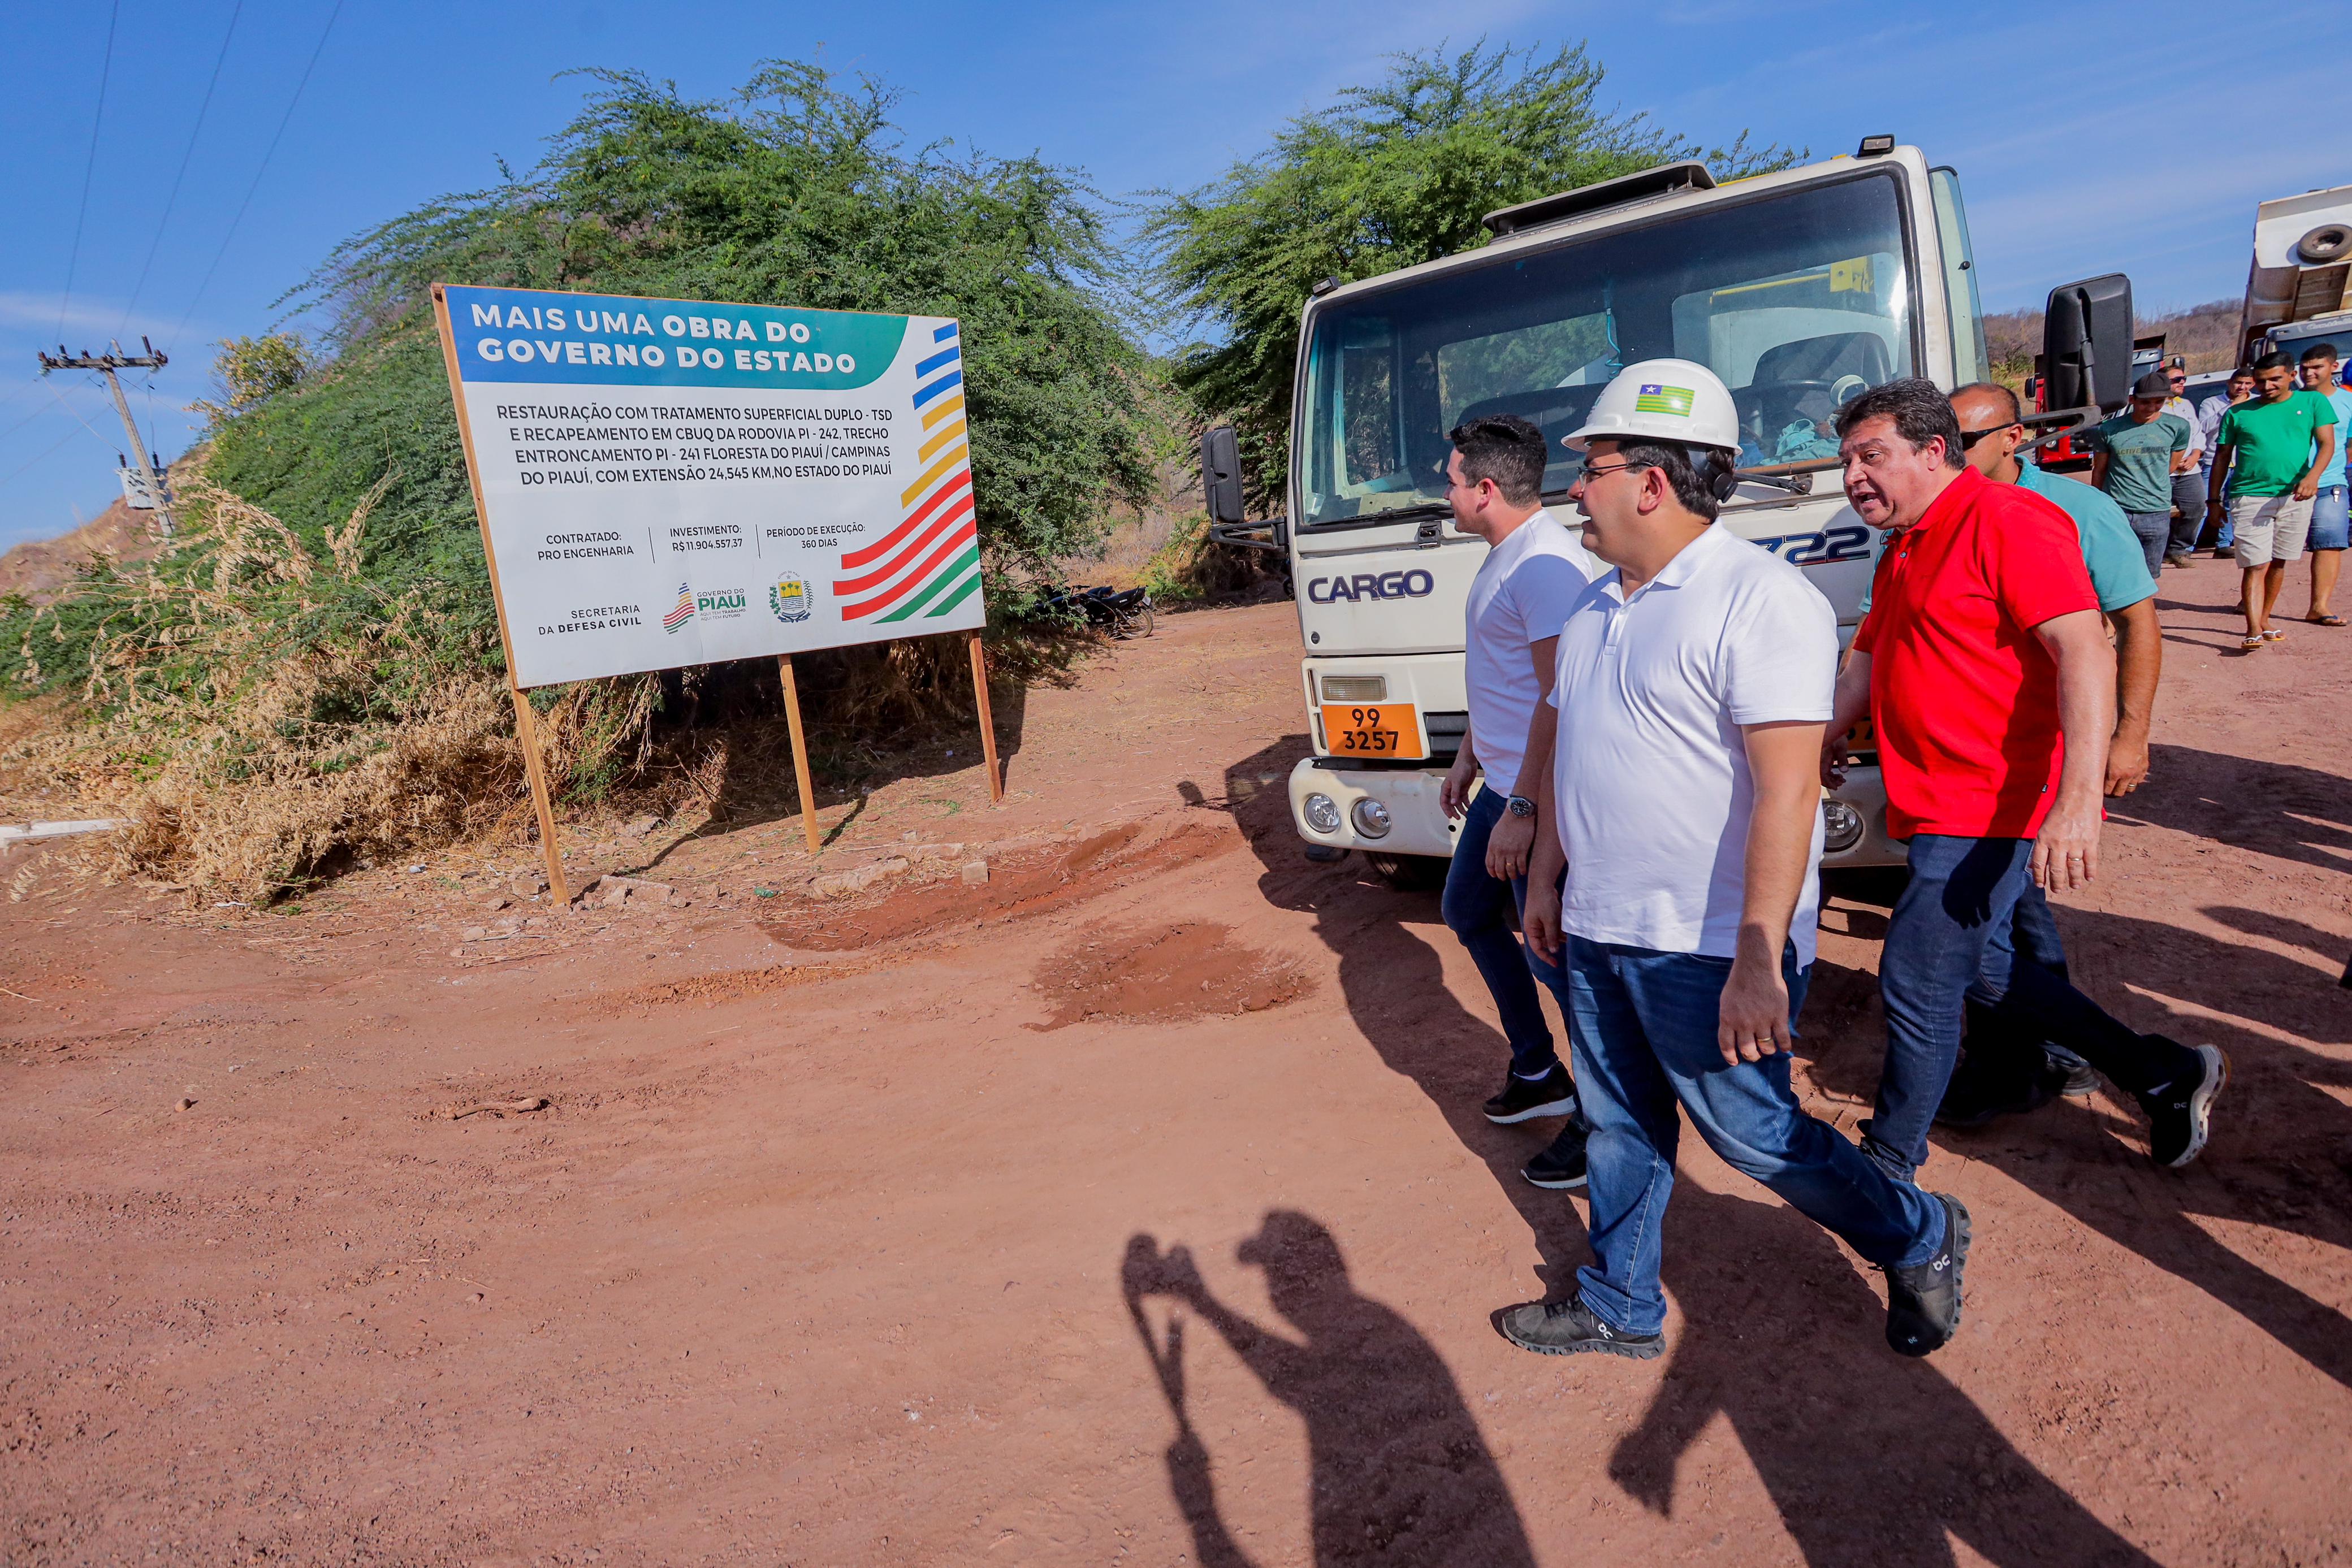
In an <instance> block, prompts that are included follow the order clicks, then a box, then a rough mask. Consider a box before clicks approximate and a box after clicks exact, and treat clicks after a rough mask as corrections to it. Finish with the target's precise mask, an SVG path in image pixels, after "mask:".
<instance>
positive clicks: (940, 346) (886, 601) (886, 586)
mask: <svg viewBox="0 0 2352 1568" xmlns="http://www.w3.org/2000/svg"><path fill="white" fill-rule="evenodd" d="M931 337H932V340H933V342H934V343H935V344H936V345H937V349H936V351H934V352H933V353H931V354H930V355H929V356H927V357H926V358H925V359H924V360H923V361H921V362H920V363H919V364H918V365H916V367H915V377H916V382H917V384H916V387H915V413H916V415H917V417H918V418H919V419H920V420H921V421H922V422H923V444H922V446H921V448H920V449H919V451H918V452H917V453H916V455H915V461H916V463H917V464H918V465H920V469H921V471H920V472H919V474H917V475H916V476H915V482H914V483H913V484H911V485H909V486H907V488H906V490H905V492H904V493H903V494H902V495H901V496H900V497H899V500H900V504H901V505H902V506H904V507H905V508H906V511H905V513H904V515H903V516H902V517H901V518H900V520H899V523H898V527H897V528H892V529H891V530H890V531H889V532H888V533H887V534H886V535H884V536H883V537H882V538H879V539H877V540H876V541H875V542H874V543H872V544H870V545H867V546H866V547H865V548H863V549H854V550H849V551H847V552H845V554H844V555H843V556H842V558H841V570H842V573H843V575H842V576H840V577H837V578H835V580H834V584H833V591H834V596H835V598H837V599H846V600H850V601H852V602H850V603H847V604H844V605H843V606H842V607H841V618H842V619H843V620H844V621H862V620H865V619H866V618H867V617H868V616H871V617H873V618H875V620H876V621H877V622H887V621H908V620H913V619H916V618H918V617H920V618H923V619H929V618H930V617H932V616H935V615H945V614H946V613H947V612H950V610H953V609H954V608H955V607H956V606H957V605H959V604H961V603H962V602H963V601H965V600H967V599H969V598H971V596H972V595H973V594H974V593H976V592H978V591H979V590H980V530H979V528H978V526H977V525H976V524H975V523H974V521H973V518H972V512H971V443H970V441H969V439H968V438H967V435H966V431H967V428H968V427H967V425H966V423H965V420H964V408H963V351H962V349H961V346H960V344H959V342H958V341H957V338H956V327H955V324H954V323H953V322H950V323H949V324H948V325H946V326H944V327H940V328H938V329H935V330H934V331H933V332H932V334H931Z"/></svg>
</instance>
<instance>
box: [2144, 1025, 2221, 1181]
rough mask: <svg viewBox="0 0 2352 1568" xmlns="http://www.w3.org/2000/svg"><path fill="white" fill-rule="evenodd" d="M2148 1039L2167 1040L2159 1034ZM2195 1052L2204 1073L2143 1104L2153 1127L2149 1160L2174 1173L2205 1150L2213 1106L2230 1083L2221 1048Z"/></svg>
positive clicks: (2149, 1136) (2170, 1085)
mask: <svg viewBox="0 0 2352 1568" xmlns="http://www.w3.org/2000/svg"><path fill="white" fill-rule="evenodd" d="M2149 1038H2150V1039H2152V1040H2164V1036H2162V1035H2160V1034H2159V1035H2151V1036H2150V1037H2149ZM2165 1043H2167V1044H2168V1045H2169V1044H2177V1043H2179V1042H2178V1041H2173V1040H2166V1042H2165ZM2196 1051H2197V1060H2198V1062H2199V1064H2200V1067H2201V1069H2202V1071H2200V1072H2199V1073H2198V1075H2197V1077H2196V1078H2195V1079H2193V1080H2190V1081H2187V1082H2179V1083H2168V1084H2167V1085H2165V1086H2164V1088H2163V1089H2161V1090H2159V1091H2158V1093H2159V1094H2161V1095H2162V1096H2163V1098H2162V1099H2160V1100H2151V1099H2147V1098H2146V1097H2145V1096H2143V1097H2142V1098H2141V1100H2140V1108H2141V1109H2142V1110H2144V1111H2146V1112H2147V1119H2148V1121H2149V1122H2150V1123H2151V1124H2152V1125H2151V1126H2150V1127H2149V1128H2148V1134H2147V1153H2148V1157H2149V1158H2151V1159H2153V1160H2154V1161H2156V1163H2157V1164H2158V1165H2160V1166H2171V1167H2172V1168H2173V1169H2175V1170H2178V1169H2179V1168H2180V1167H2181V1166H2185V1165H2187V1164H2188V1163H2189V1161H2191V1160H2193V1159H2195V1158H2196V1157H2197V1155H2198V1154H2199V1153H2200V1151H2201V1150H2202V1149H2203V1148H2204V1147H2205V1134H2206V1133H2207V1132H2208V1130H2209V1124H2210V1120H2211V1115H2212V1110H2213V1102H2214V1100H2215V1099H2216V1098H2217V1097H2218V1096H2219V1095H2220V1094H2221V1086H2222V1085H2223V1084H2225V1083H2227V1082H2230V1059H2229V1058H2228V1057H2226V1056H2224V1055H2222V1054H2221V1047H2220V1046H2218V1045H2200V1046H2198V1047H2197V1048H2196Z"/></svg>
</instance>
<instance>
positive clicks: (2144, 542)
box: [2124, 511, 2172, 578]
mask: <svg viewBox="0 0 2352 1568" xmlns="http://www.w3.org/2000/svg"><path fill="white" fill-rule="evenodd" d="M2124 516H2125V517H2126V518H2127V519H2129V520H2130V523H2131V531H2132V533H2133V534H2134V535H2135V536H2137V538H2138V539H2139V548H2140V553H2141V554H2142V555H2145V556H2146V557H2147V571H2148V575H2149V576H2150V577H2155V578H2161V577H2163V575H2164V547H2165V546H2166V545H2167V544H2168V543H2169V542H2170V541H2171V538H2172V514H2171V513H2170V512H2168V511H2167V512H2126V513H2125V514H2124Z"/></svg>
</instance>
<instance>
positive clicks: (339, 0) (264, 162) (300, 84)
mask: <svg viewBox="0 0 2352 1568" xmlns="http://www.w3.org/2000/svg"><path fill="white" fill-rule="evenodd" d="M342 14H343V0H335V8H334V9H333V10H332V11H330V12H329V13H327V25H326V26H324V27H322V28H320V30H319V42H318V46H317V47H315V48H313V49H312V50H311V51H310V64H309V65H306V66H304V67H303V68H302V77H301V79H300V80H299V81H297V82H296V83H295V84H294V96H293V97H292V98H291V99H288V100H287V103H286V113H285V116H284V118H283V119H281V120H278V133H277V135H275V136H272V137H271V138H270V139H269V146H268V149H267V150H266V151H264V152H263V153H262V154H261V167H260V168H258V169H256V170H255V171H254V172H253V183H252V184H251V185H249V186H247V187H246V192H245V200H244V201H242V202H240V203H238V204H237V208H236V216H235V217H233V218H231V219H229V221H228V233H226V234H225V235H222V236H221V243H220V249H219V250H217V251H215V252H214V253H213V264H212V265H211V266H210V267H206V268H205V277H204V281H203V282H201V283H199V284H197V285H196V292H195V294H194V298H190V299H189V301H188V312H187V314H186V315H184V316H183V317H181V318H180V324H179V325H178V326H177V327H174V328H173V329H172V337H173V338H174V339H175V338H177V337H178V336H179V335H180V334H181V333H182V332H184V331H185V330H187V327H188V322H189V321H190V320H191V319H194V316H195V314H196V305H197V303H198V301H200V300H202V299H203V298H204V297H205V289H207V288H209V287H212V283H213V274H214V273H215V272H218V271H219V270H220V264H221V258H222V257H223V256H226V255H228V245H229V241H231V240H233V239H235V238H236V226H237V225H239V224H241V223H243V222H244V221H245V213H246V209H247V208H248V207H250V206H252V205H253V197H254V193H255V192H257V191H258V190H260V189H261V177H262V176H263V175H264V174H266V173H268V172H269V160H270V159H271V158H273V157H275V156H276V155H277V152H278V142H279V141H281V140H283V139H284V137H285V135H286V127H287V126H288V125H289V123H291V122H292V120H293V119H294V109H295V106H296V105H297V104H299V103H300V102H301V101H302V89H304V88H305V87H308V86H309V85H310V73H311V71H313V70H315V69H316V68H318V64H319V57H320V54H322V53H324V52H325V50H326V47H327V37H328V35H329V34H331V33H332V32H333V31H334V30H335V18H336V17H338V16H341V15H342ZM165 341H166V342H169V341H170V339H167V340H165Z"/></svg>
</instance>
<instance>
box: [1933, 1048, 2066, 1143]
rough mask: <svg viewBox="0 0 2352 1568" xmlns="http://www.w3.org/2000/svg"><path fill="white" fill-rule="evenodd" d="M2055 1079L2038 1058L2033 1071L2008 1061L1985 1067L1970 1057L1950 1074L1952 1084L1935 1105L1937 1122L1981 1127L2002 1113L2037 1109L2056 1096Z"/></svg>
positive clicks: (2010, 1113)
mask: <svg viewBox="0 0 2352 1568" xmlns="http://www.w3.org/2000/svg"><path fill="white" fill-rule="evenodd" d="M1971 1069H1974V1071H1971ZM2005 1069H2006V1070H2005ZM2057 1082H2058V1081H2057V1075H2056V1074H2054V1073H2052V1072H2050V1071H2047V1070H2046V1069H2043V1068H2042V1064H2041V1061H2040V1060H2039V1059H2036V1061H2035V1062H2034V1067H2033V1070H2032V1071H2026V1072H2023V1073H2020V1072H2018V1071H2015V1070H2014V1068H2012V1067H2010V1066H2009V1064H2007V1063H2001V1064H1998V1065H1995V1066H1993V1067H1985V1066H1982V1065H1979V1062H1978V1061H1977V1060H1976V1059H1974V1058H1970V1059H1969V1060H1968V1061H1963V1062H1962V1063H1961V1064H1960V1070H1959V1071H1957V1072H1955V1073H1953V1074H1952V1082H1951V1086H1950V1087H1949V1088H1948V1089H1946V1090H1945V1091H1944V1099H1943V1103H1941V1104H1939V1105H1937V1107H1936V1125H1937V1126H1939V1127H1960V1128H1973V1127H1982V1126H1985V1125H1987V1124H1990V1123H1991V1122H1993V1121H1995V1120H1997V1119H1998V1118H2000V1117H2002V1116H2020V1115H2023V1114H2024V1113H2027V1112H2029V1111H2039V1110H2040V1109H2042V1106H2044V1105H2047V1104H2048V1103H2050V1102H2051V1100H2052V1099H2053V1098H2054V1097H2055V1096H2056V1093H2057Z"/></svg>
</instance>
